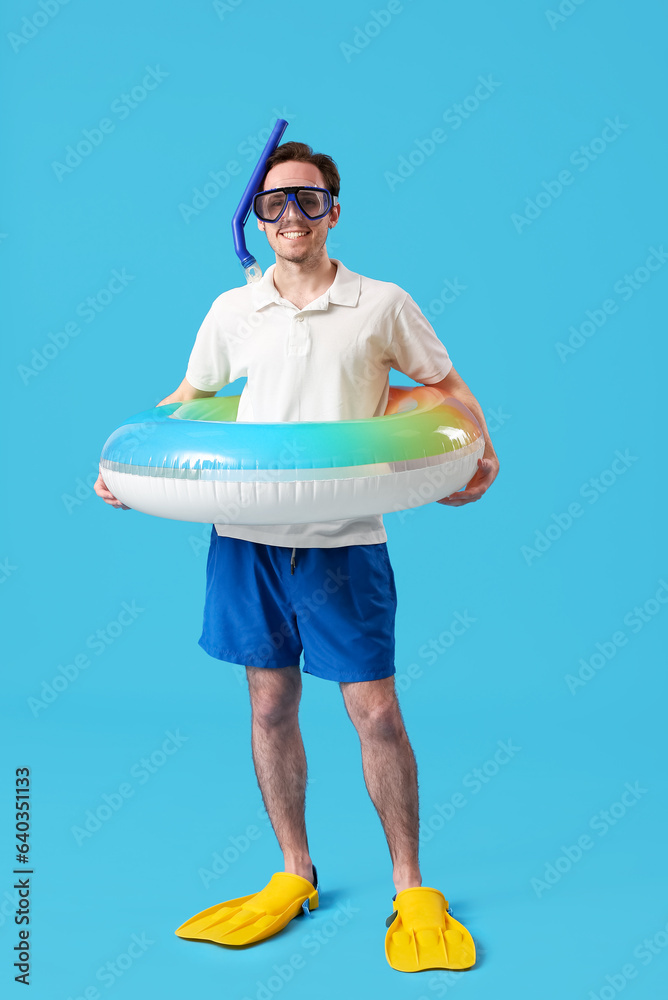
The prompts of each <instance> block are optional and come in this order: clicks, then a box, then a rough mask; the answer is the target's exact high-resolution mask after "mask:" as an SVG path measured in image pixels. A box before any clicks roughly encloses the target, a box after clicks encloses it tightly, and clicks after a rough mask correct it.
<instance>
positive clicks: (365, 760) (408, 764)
mask: <svg viewBox="0 0 668 1000" xmlns="http://www.w3.org/2000/svg"><path fill="white" fill-rule="evenodd" d="M340 687H341V693H342V694H343V700H344V702H345V706H346V710H347V712H348V715H349V716H350V720H351V722H352V723H353V725H354V726H355V729H356V730H357V733H358V736H359V738H360V746H361V749H362V767H363V769H364V780H365V782H366V787H367V791H368V792H369V795H370V797H371V801H372V802H373V804H374V806H375V807H376V811H377V812H378V816H379V817H380V821H381V823H382V824H383V830H384V831H385V837H386V838H387V846H388V847H389V849H390V857H391V858H392V865H393V880H394V885H395V888H396V890H397V892H401V891H402V889H409V888H411V887H413V886H419V885H422V876H421V874H420V865H419V860H418V838H419V811H418V780H417V765H416V763H415V756H414V754H413V749H412V747H411V745H410V742H409V740H408V735H407V733H406V729H405V727H404V720H403V718H402V715H401V709H400V707H399V702H398V701H397V695H396V691H395V687H394V677H386V678H383V679H382V680H377V681H356V682H350V683H342V684H340Z"/></svg>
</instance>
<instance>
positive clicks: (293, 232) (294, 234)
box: [280, 229, 308, 241]
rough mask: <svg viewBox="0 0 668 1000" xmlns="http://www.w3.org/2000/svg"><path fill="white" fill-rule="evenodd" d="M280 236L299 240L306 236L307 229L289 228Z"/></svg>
mask: <svg viewBox="0 0 668 1000" xmlns="http://www.w3.org/2000/svg"><path fill="white" fill-rule="evenodd" d="M280 235H281V236H283V237H285V239H286V240H292V241H294V240H301V239H303V237H304V236H308V230H306V229H290V230H288V232H285V233H281V234H280Z"/></svg>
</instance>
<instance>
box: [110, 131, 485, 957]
mask: <svg viewBox="0 0 668 1000" xmlns="http://www.w3.org/2000/svg"><path fill="white" fill-rule="evenodd" d="M339 187H340V178H339V173H338V170H337V167H336V164H335V163H334V161H333V160H332V159H331V158H330V157H329V156H327V155H325V154H320V153H318V154H314V153H313V151H312V149H311V147H310V146H307V145H305V144H304V143H298V142H288V143H285V144H284V145H282V146H279V147H278V149H277V150H275V152H274V153H273V155H272V156H271V157H270V159H269V160H268V162H267V169H266V173H265V177H264V182H263V185H262V191H263V192H271V194H270V195H263V196H262V197H258V196H256V199H255V202H254V207H255V211H256V215H257V216H258V228H259V229H260V230H261V231H264V232H265V234H266V236H267V240H268V242H269V245H270V247H271V248H272V250H273V251H274V252H275V255H276V263H275V264H274V265H272V266H271V267H270V268H269V269H268V270H267V272H266V273H265V274H264V276H263V277H262V279H261V281H259V282H257V283H254V284H248V285H246V286H242V287H239V288H233V289H230V290H229V291H227V292H224V293H223V294H222V295H220V296H219V297H218V298H217V299H216V301H215V302H214V303H213V305H212V307H211V310H210V311H209V313H208V314H207V316H206V318H205V320H204V322H203V323H202V326H201V327H200V330H199V332H198V334H197V339H196V342H195V345H194V347H193V350H192V353H191V355H190V360H189V363H188V368H187V371H186V377H185V378H184V380H183V382H182V383H181V385H180V386H179V387H178V389H177V390H176V392H173V393H172V394H171V395H170V396H167V398H166V399H164V400H162V402H161V404H159V405H164V404H166V403H171V402H179V401H185V400H190V399H196V398H199V397H204V396H213V395H215V394H216V392H217V391H218V390H220V389H221V388H222V387H223V386H224V385H227V384H228V383H229V382H231V381H234V380H235V379H237V378H239V377H241V376H246V377H247V383H246V385H245V386H244V390H243V393H242V396H241V400H240V404H239V412H238V416H237V419H238V420H252V421H269V422H275V421H293V420H336V419H365V418H369V417H374V416H380V415H382V414H383V413H384V412H385V407H386V404H387V400H388V393H389V379H388V372H389V369H390V368H391V367H393V368H396V369H398V370H399V371H402V372H404V373H405V374H407V375H408V376H410V377H411V378H413V379H414V380H415V381H417V382H422V383H424V384H428V385H436V386H438V387H439V388H441V389H443V390H444V391H445V392H446V393H447V394H448V395H450V396H454V397H456V398H457V399H459V400H461V401H462V402H463V403H464V404H465V405H466V406H467V407H468V408H469V409H470V410H471V411H472V412H473V413H474V414H475V416H476V418H477V420H478V422H479V423H480V426H481V428H482V429H483V433H484V436H485V451H484V454H483V457H482V458H481V459H479V460H478V469H477V471H476V473H475V474H474V476H473V478H472V479H471V481H470V482H469V483H468V485H467V487H466V488H465V490H463V491H461V492H459V493H456V494H454V495H453V496H450V497H444V498H442V499H439V500H438V502H439V503H442V504H445V505H449V506H461V505H462V504H465V503H471V502H474V501H476V500H479V499H480V497H481V496H482V495H483V494H484V493H485V491H486V490H487V489H488V488H489V486H490V485H491V483H492V482H493V481H494V479H495V477H496V475H497V473H498V469H499V462H498V459H497V456H496V453H495V451H494V448H493V446H492V443H491V441H490V438H489V434H488V433H487V426H486V423H485V419H484V416H483V414H482V411H481V408H480V406H479V404H478V402H477V401H476V399H475V397H474V396H473V395H472V393H471V392H470V390H469V389H468V387H467V386H466V384H465V382H464V381H463V380H462V379H461V378H460V376H459V375H458V374H457V373H456V372H455V370H454V368H453V366H452V361H451V360H450V358H449V356H448V353H447V351H446V349H445V347H444V346H443V345H442V344H441V342H440V340H439V339H438V338H437V336H436V334H435V332H434V330H433V329H432V327H431V326H430V324H429V323H428V322H427V320H426V319H425V317H424V316H423V315H422V313H421V312H420V310H419V308H418V307H417V305H416V304H415V302H414V301H413V299H412V298H411V297H410V295H408V294H407V293H406V292H405V291H404V290H403V289H401V288H400V287H399V286H398V285H395V284H393V283H391V282H383V281H378V280H375V279H370V278H366V277H363V276H362V275H359V274H355V273H354V272H352V271H350V270H348V269H347V268H346V267H344V265H343V264H342V262H341V261H339V260H333V259H330V258H329V256H328V254H327V249H326V240H327V234H328V232H329V230H330V229H333V228H334V226H336V224H337V222H338V219H339V216H340V212H341V206H340V204H338V194H339ZM300 189H301V190H300ZM95 488H96V492H97V493H98V495H99V496H101V497H102V498H103V499H104V500H105V501H106V502H107V503H109V504H111V505H112V506H116V507H119V506H123V505H122V504H121V503H120V502H119V501H118V500H116V498H115V497H113V496H112V495H111V493H110V492H109V491H108V490H107V488H106V486H105V484H104V482H103V480H102V477H100V478H99V479H98V482H97V484H96V487H95ZM386 540H387V535H386V532H385V529H384V526H383V521H382V517H381V516H380V515H378V516H372V517H362V518H355V519H348V520H340V521H328V522H321V523H317V524H296V525H234V524H228V523H220V524H216V525H214V527H213V530H212V537H211V547H210V550H209V556H208V562H207V588H206V602H205V612H204V625H203V630H202V636H201V638H200V640H199V641H200V645H202V646H203V648H204V649H205V650H206V651H207V652H208V653H209V654H210V655H212V656H214V657H217V658H219V659H221V660H225V661H227V662H232V663H242V664H244V665H245V666H246V672H247V677H248V684H249V691H250V698H251V707H252V753H253V761H254V765H255V770H256V774H257V778H258V783H259V785H260V789H261V792H262V797H263V801H264V804H265V806H266V809H267V813H268V815H269V817H270V819H271V823H272V826H273V829H274V832H275V834H276V837H277V839H278V843H279V845H280V848H281V851H282V853H283V859H284V871H283V872H280V873H276V874H275V875H274V876H273V878H272V879H271V881H270V882H269V884H268V886H267V887H266V888H265V889H264V890H262V891H261V892H260V893H256V894H254V895H252V896H251V897H243V898H242V899H241V900H231V901H228V902H226V903H224V904H220V905H217V906H214V907H211V908H210V909H209V910H205V911H204V912H203V913H201V914H197V915H196V916H195V917H193V918H192V919H191V920H189V921H186V923H185V924H184V925H183V926H182V927H180V928H179V929H178V930H177V934H179V935H180V936H182V937H188V938H199V939H205V940H214V941H218V942H219V943H222V944H228V945H243V944H249V943H253V942H256V941H259V940H262V939H264V938H266V937H268V936H270V935H272V934H275V933H276V932H277V931H278V930H280V929H281V928H282V927H284V926H285V925H286V924H287V923H288V922H289V920H291V919H292V918H293V917H294V916H296V915H298V914H299V913H300V911H301V910H302V909H306V908H310V909H313V908H314V907H316V906H317V905H318V893H317V874H316V871H315V868H314V866H313V862H312V859H311V855H310V852H309V846H308V839H307V833H306V826H305V819H304V801H305V787H306V757H305V753H304V746H303V743H302V738H301V734H300V730H299V724H298V708H299V701H300V696H301V673H300V669H299V659H300V655H301V652H302V649H303V652H304V658H305V662H304V671H305V672H307V673H312V674H315V675H316V676H319V677H322V678H324V679H327V680H334V681H336V682H337V683H339V685H340V688H341V692H342V695H343V700H344V703H345V707H346V710H347V712H348V715H349V717H350V719H351V721H352V723H353V725H354V726H355V728H356V730H357V733H358V735H359V739H360V744H361V750H362V764H363V770H364V777H365V781H366V786H367V789H368V791H369V795H370V797H371V799H372V801H373V803H374V805H375V807H376V810H377V812H378V815H379V817H380V820H381V823H382V825H383V829H384V832H385V836H386V838H387V843H388V847H389V850H390V856H391V859H392V865H393V880H394V885H395V888H396V893H397V895H396V897H395V909H394V913H393V918H394V919H393V921H392V922H391V923H390V925H389V930H388V932H387V935H386V955H387V958H388V961H389V962H390V964H391V965H392V966H393V967H394V968H397V969H402V970H403V971H417V969H420V968H467V967H469V966H470V965H472V964H473V963H474V961H475V949H474V946H473V942H472V940H471V938H470V935H469V934H468V931H466V929H465V928H464V927H462V925H461V924H458V923H457V921H455V920H454V919H453V918H452V917H451V916H450V915H449V913H448V911H447V905H448V904H447V901H446V900H445V899H444V897H443V895H442V894H441V893H440V892H438V890H435V889H430V888H426V887H422V876H421V873H420V867H419V862H418V825H419V821H418V782H417V768H416V762H415V757H414V755H413V751H412V748H411V745H410V742H409V740H408V736H407V734H406V730H405V728H404V723H403V719H402V715H401V711H400V708H399V704H398V701H397V696H396V691H395V685H394V673H395V666H394V621H395V612H396V592H395V586H394V574H393V570H392V567H391V565H390V560H389V556H388V553H387V545H386ZM332 581H333V582H332ZM328 582H329V584H330V585H329V586H328V587H325V588H324V589H325V590H326V592H327V595H328V596H327V600H326V601H325V602H324V603H322V604H321V606H319V607H315V608H314V606H313V602H309V601H308V597H309V595H312V594H313V593H314V592H315V590H316V589H318V588H323V585H324V584H325V583H328ZM272 636H274V637H275V636H278V637H279V638H280V640H281V641H280V642H279V641H278V640H277V639H274V640H273V642H271V641H269V642H268V641H267V639H268V637H272ZM434 931H435V932H436V938H437V941H436V943H434V940H435V938H434V933H432V932H434ZM406 940H410V941H411V942H412V943H411V945H410V947H409V948H408V950H407V949H406V947H405V942H406Z"/></svg>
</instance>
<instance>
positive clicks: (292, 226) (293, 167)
mask: <svg viewBox="0 0 668 1000" xmlns="http://www.w3.org/2000/svg"><path fill="white" fill-rule="evenodd" d="M297 184H306V185H311V186H313V185H315V186H316V187H322V188H326V187H327V185H326V183H325V178H324V177H323V176H322V174H321V173H320V171H319V170H318V168H317V167H315V166H314V165H313V164H312V163H299V162H297V161H294V160H288V161H286V162H285V163H279V164H277V165H276V166H275V167H272V169H271V170H270V171H269V173H268V174H267V176H266V178H265V182H264V186H263V189H264V190H265V191H267V190H268V189H269V188H276V187H292V186H294V185H297ZM339 212H340V206H339V205H334V206H333V208H332V209H331V211H329V212H328V213H327V215H326V216H325V217H324V218H323V219H318V220H317V221H313V220H312V219H307V218H306V216H305V215H302V213H301V212H300V211H299V208H298V206H297V205H296V204H295V203H294V201H289V202H288V205H287V208H286V209H285V211H284V212H283V215H282V216H281V217H280V219H279V220H278V222H262V221H261V220H260V219H258V220H257V224H258V229H263V230H264V231H265V232H266V234H267V240H268V241H269V246H270V247H271V249H272V250H273V251H274V253H275V254H276V256H277V257H283V259H284V260H291V261H295V262H296V263H300V264H301V263H305V262H306V261H308V260H315V259H317V258H319V257H320V255H321V252H322V249H323V247H324V246H325V242H326V240H327V232H328V230H329V229H331V228H333V227H334V226H335V225H336V223H337V221H338V218H339ZM290 233H292V235H291V236H290V235H288V234H290ZM297 234H299V235H297Z"/></svg>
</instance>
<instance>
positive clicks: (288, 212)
mask: <svg viewBox="0 0 668 1000" xmlns="http://www.w3.org/2000/svg"><path fill="white" fill-rule="evenodd" d="M283 215H284V218H286V219H292V218H295V219H303V218H304V216H303V215H302V213H301V212H300V211H299V206H298V205H297V202H295V201H293V200H292V198H290V200H289V201H288V203H287V205H286V206H285V212H284V213H283Z"/></svg>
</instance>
